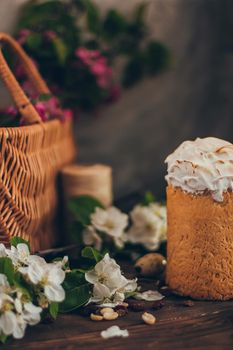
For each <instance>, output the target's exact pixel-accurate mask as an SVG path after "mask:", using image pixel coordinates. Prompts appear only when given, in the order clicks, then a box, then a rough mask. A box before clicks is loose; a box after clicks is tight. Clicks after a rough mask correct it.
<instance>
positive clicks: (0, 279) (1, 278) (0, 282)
mask: <svg viewBox="0 0 233 350" xmlns="http://www.w3.org/2000/svg"><path fill="white" fill-rule="evenodd" d="M1 286H2V287H9V282H8V280H7V277H6V275H4V274H2V273H0V287H1Z"/></svg>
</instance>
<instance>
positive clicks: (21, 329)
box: [13, 316, 27, 339]
mask: <svg viewBox="0 0 233 350" xmlns="http://www.w3.org/2000/svg"><path fill="white" fill-rule="evenodd" d="M26 326H27V324H26V322H25V321H24V320H23V318H22V316H18V317H17V319H16V324H15V327H14V331H13V337H14V338H15V339H22V338H23V336H24V333H25V329H26Z"/></svg>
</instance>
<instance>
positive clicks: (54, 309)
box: [49, 303, 59, 320]
mask: <svg viewBox="0 0 233 350" xmlns="http://www.w3.org/2000/svg"><path fill="white" fill-rule="evenodd" d="M58 311H59V304H58V303H51V304H50V305H49V313H50V315H51V316H52V318H53V319H54V320H56V318H57V314H58Z"/></svg>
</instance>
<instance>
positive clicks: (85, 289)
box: [59, 283, 91, 313]
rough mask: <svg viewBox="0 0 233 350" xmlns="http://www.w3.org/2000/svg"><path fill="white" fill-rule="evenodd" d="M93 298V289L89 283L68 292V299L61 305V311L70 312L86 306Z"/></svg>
mask: <svg viewBox="0 0 233 350" xmlns="http://www.w3.org/2000/svg"><path fill="white" fill-rule="evenodd" d="M90 297H91V287H90V284H89V283H86V284H82V285H80V286H78V287H75V288H73V289H69V290H67V291H66V299H65V301H64V302H63V303H61V304H59V311H60V312H62V313H65V312H70V311H73V310H75V309H78V308H79V307H81V306H83V305H85V304H86V303H87V302H88V300H89V299H90Z"/></svg>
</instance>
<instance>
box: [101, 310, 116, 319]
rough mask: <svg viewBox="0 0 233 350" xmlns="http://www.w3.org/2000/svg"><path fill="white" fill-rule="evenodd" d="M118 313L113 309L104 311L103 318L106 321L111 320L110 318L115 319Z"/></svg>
mask: <svg viewBox="0 0 233 350" xmlns="http://www.w3.org/2000/svg"><path fill="white" fill-rule="evenodd" d="M118 316H119V315H118V313H117V312H115V311H113V312H105V313H104V314H103V318H104V320H106V321H112V320H116V319H117V318H118Z"/></svg>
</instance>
